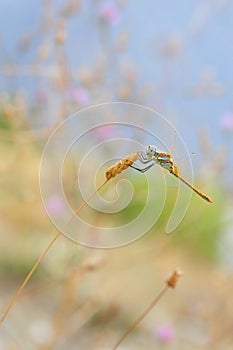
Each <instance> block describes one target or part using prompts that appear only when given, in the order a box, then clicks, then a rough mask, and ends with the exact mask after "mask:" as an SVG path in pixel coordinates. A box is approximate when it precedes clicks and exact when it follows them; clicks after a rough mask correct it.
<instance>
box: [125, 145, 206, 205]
mask: <svg viewBox="0 0 233 350" xmlns="http://www.w3.org/2000/svg"><path fill="white" fill-rule="evenodd" d="M139 154H140V156H139V158H138V160H139V162H140V163H142V164H143V165H144V168H138V167H136V166H134V165H131V168H133V169H135V170H138V171H140V172H141V173H145V172H146V171H147V170H149V169H150V168H151V167H152V166H154V165H155V164H158V165H160V166H161V167H162V168H163V169H165V170H167V171H169V172H170V174H172V175H174V176H175V177H177V178H178V179H179V180H180V181H182V182H183V183H184V184H185V185H187V186H188V187H189V188H191V189H192V190H193V191H194V192H196V193H197V194H198V195H199V196H200V197H202V198H203V199H204V200H206V201H207V202H209V203H213V201H212V199H211V198H210V197H208V196H207V195H206V194H205V193H203V192H201V191H200V190H199V189H198V188H196V187H194V186H193V185H192V184H190V183H189V182H188V181H186V180H185V179H184V178H183V177H182V176H181V175H180V173H179V170H178V167H177V166H176V165H175V163H174V161H173V159H172V156H171V154H170V153H166V152H158V151H157V149H156V146H154V145H148V146H147V147H146V153H145V152H143V151H140V152H139ZM151 162H152V163H151ZM148 163H151V164H149V165H147V164H148Z"/></svg>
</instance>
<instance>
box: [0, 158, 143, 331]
mask: <svg viewBox="0 0 233 350" xmlns="http://www.w3.org/2000/svg"><path fill="white" fill-rule="evenodd" d="M138 157H139V154H138V153H132V154H130V155H128V156H126V157H124V158H123V159H121V160H120V161H119V162H118V163H116V164H115V165H113V166H111V167H110V168H108V169H107V171H106V174H105V177H106V180H105V182H103V183H102V184H101V185H100V186H99V187H98V188H97V189H96V190H95V192H93V193H92V194H91V195H90V196H89V197H88V198H87V200H86V202H83V204H82V205H81V206H80V207H79V208H78V209H77V210H76V211H75V213H74V214H73V215H72V216H71V218H70V219H69V220H68V221H67V222H66V223H65V225H64V226H63V227H62V229H61V231H59V232H58V234H57V235H56V236H55V237H54V238H53V239H52V240H51V242H50V243H49V244H48V246H47V247H46V248H45V250H44V251H43V252H42V254H41V255H40V257H39V258H38V259H37V261H36V262H35V264H34V265H33V267H32V269H31V270H30V272H29V273H28V275H27V277H26V278H25V280H24V281H23V283H22V284H21V286H20V287H19V289H18V290H17V292H16V293H15V295H14V296H13V298H12V299H11V301H10V303H9V304H8V306H7V308H6V310H5V312H4V313H3V316H2V318H1V320H0V324H1V323H3V321H4V320H5V318H6V317H7V315H8V313H9V311H10V310H11V308H12V306H13V305H14V303H15V302H16V300H17V299H18V297H19V296H20V294H21V292H22V291H23V289H24V287H25V286H26V285H27V283H28V281H29V279H30V278H31V276H32V274H33V273H34V271H35V270H36V268H37V267H38V266H39V264H40V262H41V260H42V259H43V258H44V256H45V255H46V254H47V252H48V251H49V249H50V248H51V246H52V245H53V244H54V243H55V242H56V240H57V239H58V238H59V237H60V236H61V235H62V230H63V229H64V228H65V227H66V226H67V225H68V224H69V223H70V222H71V221H72V220H73V219H74V218H75V216H76V215H77V214H78V213H79V212H80V211H81V210H82V209H83V208H84V207H85V206H86V205H87V204H88V202H89V201H90V200H91V199H92V197H94V195H95V194H96V193H97V192H99V191H100V190H101V189H102V188H103V187H104V185H105V184H106V183H107V182H108V181H109V180H110V179H112V178H113V177H115V176H116V175H118V174H120V173H121V172H122V171H123V170H126V169H128V167H129V166H130V165H132V164H133V163H134V162H135V161H136V160H137V159H138Z"/></svg>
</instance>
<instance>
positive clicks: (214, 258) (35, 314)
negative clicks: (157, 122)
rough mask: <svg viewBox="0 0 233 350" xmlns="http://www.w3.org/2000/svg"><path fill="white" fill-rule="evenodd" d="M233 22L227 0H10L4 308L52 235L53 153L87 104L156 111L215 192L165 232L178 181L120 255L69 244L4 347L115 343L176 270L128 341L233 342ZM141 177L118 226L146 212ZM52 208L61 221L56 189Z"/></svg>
mask: <svg viewBox="0 0 233 350" xmlns="http://www.w3.org/2000/svg"><path fill="white" fill-rule="evenodd" d="M232 16H233V3H232V1H230V0H204V1H203V0H202V1H201V0H199V1H198V0H188V1H185V0H179V1H176V2H171V1H166V0H164V1H160V0H158V1H152V0H147V1H143V2H142V1H139V0H134V1H132V0H131V1H130V0H118V1H110V0H109V1H102V0H92V1H91V0H69V1H65V0H60V1H56V0H53V1H52V0H43V1H42V0H41V1H39V0H34V1H29V0H21V1H20V2H17V3H16V2H15V1H12V0H0V72H1V74H0V152H1V156H0V181H1V188H0V208H1V214H0V215H1V216H0V225H1V226H0V227H1V231H0V232H1V233H0V296H1V297H0V311H1V313H2V312H3V311H4V310H5V308H6V306H7V303H8V302H9V301H10V299H11V297H12V296H13V294H14V293H15V291H16V289H17V288H18V287H19V285H20V283H21V282H22V281H23V279H24V278H25V276H26V274H27V273H28V271H29V270H30V268H31V267H32V265H33V263H34V262H35V260H36V258H37V257H38V256H39V255H40V253H41V252H42V250H43V249H44V247H45V246H46V245H47V244H48V243H49V241H50V240H51V239H52V237H53V235H54V232H55V228H54V227H53V225H52V224H51V222H50V221H49V218H48V217H47V215H46V213H45V210H44V208H43V205H42V201H41V197H40V190H39V180H38V174H39V165H40V159H41V154H42V151H43V147H44V146H45V143H46V141H47V139H48V137H49V135H50V134H51V132H52V131H53V129H54V128H55V126H56V125H57V124H58V123H59V122H61V121H63V120H65V119H66V118H67V117H68V116H69V115H71V114H73V113H75V112H77V111H79V110H81V109H82V108H85V107H89V106H92V105H94V104H98V103H104V102H110V101H127V102H133V103H138V104H142V105H145V106H147V107H151V108H154V109H156V110H157V111H159V112H160V113H161V114H162V115H164V116H165V117H166V118H167V119H168V120H169V121H171V122H172V123H173V125H174V126H175V127H176V128H177V129H178V131H179V132H180V133H181V135H182V137H183V139H184V141H185V144H186V146H187V148H188V151H189V152H190V154H191V153H195V156H194V157H193V167H194V175H195V184H196V185H198V186H199V187H200V188H202V189H203V190H205V192H207V193H208V194H209V195H210V196H211V197H212V198H213V200H214V204H213V205H208V204H207V203H205V202H204V201H202V200H201V199H200V198H198V197H197V196H196V195H193V198H192V201H191V204H190V207H189V210H188V212H187V215H186V216H185V218H184V220H183V222H182V223H181V225H180V226H179V227H178V228H177V229H176V230H175V232H174V233H173V234H172V235H170V236H168V235H165V234H164V231H165V227H166V223H167V219H168V217H169V213H170V212H171V210H172V207H173V205H174V196H175V194H176V189H174V188H171V189H170V190H168V195H167V199H166V205H165V208H164V210H163V212H162V214H161V216H160V218H159V220H158V221H157V223H156V224H155V225H154V226H153V228H152V229H151V230H150V232H148V234H147V235H146V236H144V237H143V238H142V239H140V240H138V241H137V242H135V243H133V244H131V245H128V246H126V247H123V248H120V249H115V250H110V251H109V250H94V249H88V248H84V247H81V246H78V245H77V244H74V243H72V242H71V241H69V240H68V239H66V238H64V237H62V238H60V239H59V241H58V242H56V244H55V245H54V246H53V247H52V248H51V251H50V252H49V253H48V255H47V256H46V257H45V259H44V260H43V262H42V264H41V266H40V267H39V268H38V270H37V271H36V272H35V274H34V276H33V278H32V279H31V281H30V282H29V284H28V286H27V288H26V289H25V291H24V292H23V294H22V295H21V297H20V299H19V300H18V301H17V303H16V304H15V306H14V308H13V309H12V310H11V312H10V314H9V315H8V318H7V319H6V321H5V323H4V324H3V325H1V329H0V348H1V349H95V350H96V349H101V350H102V349H111V348H112V347H113V345H114V344H115V343H116V341H117V340H118V338H119V337H120V336H121V335H122V334H123V333H124V331H125V330H126V329H127V328H128V327H129V326H130V324H131V323H132V322H133V321H134V320H135V318H137V316H138V315H139V314H140V313H141V312H142V311H143V310H144V309H145V308H146V306H148V304H149V303H150V302H151V300H152V299H153V297H154V296H155V295H156V293H158V292H159V291H160V289H161V287H162V286H163V284H164V279H165V278H166V276H167V274H168V273H169V272H170V271H172V270H173V269H174V268H176V267H177V266H179V267H180V268H181V269H182V270H183V271H184V276H183V277H182V279H181V281H180V283H179V285H178V286H177V288H176V289H175V290H174V291H169V293H168V294H167V295H166V296H165V297H164V298H163V300H162V301H161V302H160V303H159V304H158V305H157V306H156V307H155V309H154V310H153V311H152V312H151V313H150V314H149V315H148V317H147V318H146V319H145V320H144V321H143V322H142V323H141V324H140V325H139V326H138V327H137V328H136V329H135V330H134V331H133V333H132V334H131V335H129V336H128V338H127V339H126V340H125V342H124V343H123V344H122V346H121V349H145V348H146V349H185V350H186V349H210V348H211V349H224V350H225V349H232V346H233V305H232V295H231V294H232V293H231V292H232V287H233V276H232V269H233V257H232V249H233V229H232V227H233V225H232V224H233V185H232V175H233V156H232V146H233V80H232V76H233V74H232V56H233V45H232V37H231V36H232V30H233V22H232ZM142 118H143V116H142ZM107 121H108V120H107V119H106V122H107ZM111 131H112V130H111V128H106V127H105V128H104V129H103V130H102V132H100V133H99V134H98V137H99V138H100V140H102V141H105V140H108V139H109V137H111V136H112V134H111ZM114 137H117V135H114ZM129 137H130V135H129ZM172 142H173V140H171V144H172ZM126 154H127V152H126ZM124 155H125V154H123V155H122V156H124ZM105 158H106V161H107V153H106V155H105ZM68 176H69V169H68ZM124 177H125V178H131V177H132V178H133V177H134V174H133V173H132V172H128V173H124ZM140 179H141V178H140V177H138V176H137V180H135V182H134V186H135V191H136V192H137V191H138V193H139V192H140V195H138V196H137V199H136V200H134V201H133V202H131V203H130V204H129V205H128V206H127V208H125V209H124V210H123V211H122V212H119V215H118V216H117V217H116V218H115V217H114V220H117V223H118V224H121V223H124V222H125V220H126V219H127V218H128V217H129V216H130V215H131V214H132V213H138V212H139V211H140V210H142V208H143V203H142V199H143V198H145V196H146V186H145V183H144V181H143V180H140ZM157 201H158V198H155V200H154V203H152V206H153V205H155V206H156V205H157V204H156V203H157ZM47 204H48V205H49V206H50V209H51V211H53V212H54V213H55V214H56V215H62V211H63V209H64V208H63V204H62V201H61V199H60V198H59V197H52V198H50V201H49V203H47ZM86 216H88V212H86ZM94 220H96V222H98V224H101V221H104V220H107V219H106V217H105V216H104V215H101V216H98V214H96V215H95V217H94Z"/></svg>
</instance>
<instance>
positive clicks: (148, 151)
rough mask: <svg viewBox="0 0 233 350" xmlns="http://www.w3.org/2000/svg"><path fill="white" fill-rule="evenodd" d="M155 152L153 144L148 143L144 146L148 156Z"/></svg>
mask: <svg viewBox="0 0 233 350" xmlns="http://www.w3.org/2000/svg"><path fill="white" fill-rule="evenodd" d="M155 154H156V147H155V146H154V145H148V146H147V147H146V155H147V157H148V158H152V157H153V156H155Z"/></svg>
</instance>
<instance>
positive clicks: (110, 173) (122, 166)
mask: <svg viewBox="0 0 233 350" xmlns="http://www.w3.org/2000/svg"><path fill="white" fill-rule="evenodd" d="M139 156H140V153H139V152H137V153H131V154H129V155H128V156H126V157H124V158H122V159H121V160H120V161H119V162H118V163H116V164H114V165H112V166H111V167H110V168H108V170H107V171H106V173H105V176H106V180H107V181H109V180H110V179H111V178H113V177H115V176H116V175H118V174H120V173H121V172H122V171H123V170H126V169H128V167H129V166H130V165H132V164H133V163H134V162H136V160H138V158H139Z"/></svg>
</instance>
